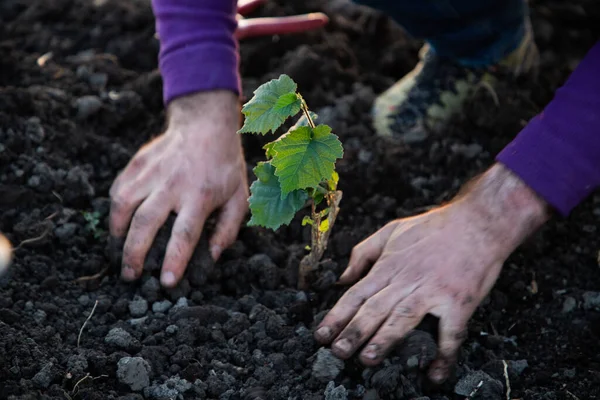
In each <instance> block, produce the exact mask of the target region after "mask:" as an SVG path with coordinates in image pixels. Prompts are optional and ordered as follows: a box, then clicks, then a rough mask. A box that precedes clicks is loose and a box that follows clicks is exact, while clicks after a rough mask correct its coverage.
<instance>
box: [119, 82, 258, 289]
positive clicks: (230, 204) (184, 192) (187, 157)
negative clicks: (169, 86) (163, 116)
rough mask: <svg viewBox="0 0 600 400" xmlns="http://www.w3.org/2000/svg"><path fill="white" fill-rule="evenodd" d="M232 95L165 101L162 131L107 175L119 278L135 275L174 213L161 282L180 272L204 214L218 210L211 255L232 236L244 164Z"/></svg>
mask: <svg viewBox="0 0 600 400" xmlns="http://www.w3.org/2000/svg"><path fill="white" fill-rule="evenodd" d="M239 122H240V112H239V100H238V98H237V96H236V95H235V94H234V93H232V92H229V91H224V90H215V91H209V92H201V93H196V94H193V95H190V96H185V97H180V98H177V99H175V100H174V101H172V102H171V103H170V105H169V108H168V127H167V130H166V132H165V133H164V134H163V135H161V136H159V137H158V138H156V139H155V140H153V141H151V142H150V143H148V144H146V145H145V146H144V147H142V148H141V149H140V150H139V151H138V153H137V154H136V155H135V156H134V157H133V159H132V160H131V161H130V162H129V164H128V165H127V167H126V168H125V170H124V171H123V172H122V173H121V174H120V175H119V176H118V178H117V179H116V180H115V182H114V184H113V186H112V188H111V191H110V196H111V200H112V202H111V210H110V233H111V235H112V236H113V237H116V238H123V237H125V235H127V238H126V240H125V245H124V248H123V260H122V271H121V274H122V277H123V279H125V280H134V279H136V278H138V277H139V276H140V275H141V273H142V270H143V266H144V260H145V258H146V254H147V253H148V250H149V249H150V247H151V245H152V243H153V241H154V237H155V236H156V234H157V232H158V230H159V229H160V227H161V226H162V225H163V224H164V223H165V221H166V220H167V218H168V216H169V214H170V213H171V212H175V213H177V214H178V216H177V219H176V220H175V223H174V225H173V230H172V232H171V237H170V240H169V242H168V245H167V249H166V254H165V257H164V262H163V265H162V271H161V282H162V284H163V285H164V286H167V287H172V286H175V285H176V284H177V283H178V281H179V280H180V279H181V277H182V275H183V273H184V271H185V269H186V267H187V264H188V262H189V259H190V258H191V256H192V253H193V251H194V249H195V247H196V245H197V243H198V240H199V238H200V236H201V233H202V228H203V226H204V223H205V221H206V219H207V217H208V216H209V215H210V214H211V213H212V212H213V211H214V210H216V209H220V215H219V219H218V221H217V227H216V230H215V232H214V233H213V235H212V237H211V239H210V246H211V247H210V249H211V254H212V256H213V258H214V259H217V258H218V257H219V255H220V253H221V251H222V250H223V249H224V248H226V247H227V246H229V245H230V244H231V243H233V241H234V240H235V238H236V236H237V234H238V231H239V228H240V225H241V223H242V221H243V219H244V217H245V214H246V211H247V209H248V204H247V198H248V184H247V177H246V176H247V175H246V163H245V161H244V155H243V151H242V145H241V140H240V137H239V135H238V134H237V130H238V129H239Z"/></svg>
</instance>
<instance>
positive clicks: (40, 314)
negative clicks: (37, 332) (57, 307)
mask: <svg viewBox="0 0 600 400" xmlns="http://www.w3.org/2000/svg"><path fill="white" fill-rule="evenodd" d="M33 319H34V321H35V322H37V323H38V324H41V323H42V322H44V321H45V320H46V312H45V311H44V310H37V311H36V312H35V313H33Z"/></svg>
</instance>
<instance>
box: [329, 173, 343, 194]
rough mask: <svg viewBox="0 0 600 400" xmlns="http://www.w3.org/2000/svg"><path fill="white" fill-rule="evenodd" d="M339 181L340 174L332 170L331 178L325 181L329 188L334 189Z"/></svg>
mask: <svg viewBox="0 0 600 400" xmlns="http://www.w3.org/2000/svg"><path fill="white" fill-rule="evenodd" d="M339 181H340V175H339V174H338V173H337V172H335V171H333V174H331V178H330V179H329V180H328V181H327V183H328V184H329V190H331V191H334V190H335V189H337V185H338V183H339Z"/></svg>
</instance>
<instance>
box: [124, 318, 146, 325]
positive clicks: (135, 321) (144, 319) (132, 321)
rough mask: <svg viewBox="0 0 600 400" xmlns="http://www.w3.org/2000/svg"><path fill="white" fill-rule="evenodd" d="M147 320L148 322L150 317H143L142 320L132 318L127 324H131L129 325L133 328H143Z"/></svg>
mask: <svg viewBox="0 0 600 400" xmlns="http://www.w3.org/2000/svg"><path fill="white" fill-rule="evenodd" d="M147 320H148V316H145V317H141V318H132V319H130V320H129V321H127V322H129V325H131V326H141V325H144V324H145V323H146V321H147Z"/></svg>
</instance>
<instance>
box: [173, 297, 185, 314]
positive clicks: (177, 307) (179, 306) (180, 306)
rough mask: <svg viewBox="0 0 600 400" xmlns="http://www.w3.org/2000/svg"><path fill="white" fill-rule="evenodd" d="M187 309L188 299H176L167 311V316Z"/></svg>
mask: <svg viewBox="0 0 600 400" xmlns="http://www.w3.org/2000/svg"><path fill="white" fill-rule="evenodd" d="M187 307H188V299H187V298H185V297H180V298H179V299H177V302H176V303H175V305H174V306H173V307H172V308H171V309H170V310H169V315H175V314H177V312H178V311H180V310H183V309H184V308H187Z"/></svg>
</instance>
